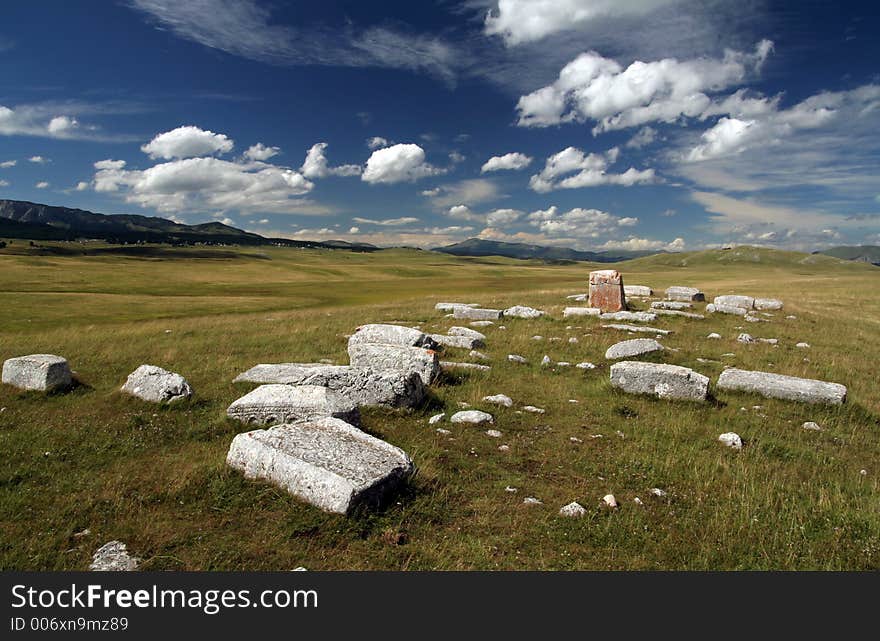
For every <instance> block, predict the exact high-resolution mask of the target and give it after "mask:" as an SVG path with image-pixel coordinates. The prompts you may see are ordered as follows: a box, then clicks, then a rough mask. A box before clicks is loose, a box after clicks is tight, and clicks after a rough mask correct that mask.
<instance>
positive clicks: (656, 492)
mask: <svg viewBox="0 0 880 641" xmlns="http://www.w3.org/2000/svg"><path fill="white" fill-rule="evenodd" d="M648 491H649V492H650V493H651V494H653V495H654V496H658V497H660V498H661V499H662V498H663V497H664V496H666V491H665V490H661V489H660V488H659V487H652V488H651V489H650V490H648Z"/></svg>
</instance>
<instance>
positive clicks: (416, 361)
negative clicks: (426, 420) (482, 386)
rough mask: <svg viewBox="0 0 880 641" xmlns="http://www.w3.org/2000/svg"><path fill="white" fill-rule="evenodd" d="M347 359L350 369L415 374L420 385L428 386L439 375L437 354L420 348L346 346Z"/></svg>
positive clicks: (366, 345) (371, 345)
mask: <svg viewBox="0 0 880 641" xmlns="http://www.w3.org/2000/svg"><path fill="white" fill-rule="evenodd" d="M348 358H349V362H350V363H351V366H352V367H356V368H358V369H372V370H375V371H377V372H385V371H393V372H403V373H407V374H408V373H410V372H415V373H417V374H418V375H419V377H420V378H421V379H422V383H424V384H425V385H430V384H431V382H432V381H433V380H434V379H435V378H436V377H437V374H439V373H440V360H439V359H438V358H437V352H435V351H433V350H430V349H422V348H421V347H401V346H399V345H380V344H378V343H363V344H355V345H351V344H349V346H348Z"/></svg>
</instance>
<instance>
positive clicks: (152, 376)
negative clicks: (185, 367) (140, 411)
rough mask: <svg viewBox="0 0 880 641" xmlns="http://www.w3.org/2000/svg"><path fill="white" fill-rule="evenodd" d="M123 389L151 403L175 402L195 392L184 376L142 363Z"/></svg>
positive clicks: (129, 377) (129, 376) (130, 375)
mask: <svg viewBox="0 0 880 641" xmlns="http://www.w3.org/2000/svg"><path fill="white" fill-rule="evenodd" d="M122 391H123V392H125V393H126V394H131V395H132V396H137V397H138V398H140V399H142V400H145V401H149V402H150V403H174V402H176V401H182V400H184V399H187V398H190V397H192V394H193V390H192V387H190V385H189V383H187V382H186V379H185V378H184V377H183V376H181V375H180V374H175V373H174V372H169V371H166V370H164V369H162V368H161V367H156V366H154V365H141V366H140V367H138V368H137V369H136V370H135V371H133V372H132V373H131V374H129V375H128V380H126V381H125V385H123V386H122Z"/></svg>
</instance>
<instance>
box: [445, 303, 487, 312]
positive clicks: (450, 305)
mask: <svg viewBox="0 0 880 641" xmlns="http://www.w3.org/2000/svg"><path fill="white" fill-rule="evenodd" d="M479 306H480V304H479V303H437V304H436V305H434V309H436V310H437V311H438V312H454V311H455V308H456V307H479Z"/></svg>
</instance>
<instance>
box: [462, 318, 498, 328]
mask: <svg viewBox="0 0 880 641" xmlns="http://www.w3.org/2000/svg"><path fill="white" fill-rule="evenodd" d="M494 324H495V323H493V322H492V321H487V320H482V321H474V322H473V323H468V325H470V326H471V327H491V326H492V325H494Z"/></svg>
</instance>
